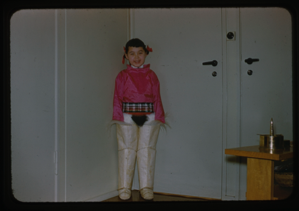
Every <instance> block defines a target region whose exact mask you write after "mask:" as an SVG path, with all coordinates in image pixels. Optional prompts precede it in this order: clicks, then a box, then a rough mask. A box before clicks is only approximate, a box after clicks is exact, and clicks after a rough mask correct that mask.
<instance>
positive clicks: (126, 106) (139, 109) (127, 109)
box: [122, 102, 154, 113]
mask: <svg viewBox="0 0 299 211" xmlns="http://www.w3.org/2000/svg"><path fill="white" fill-rule="evenodd" d="M122 106H123V112H124V113H135V112H136V113H153V112H154V104H153V103H124V102H123V105H122Z"/></svg>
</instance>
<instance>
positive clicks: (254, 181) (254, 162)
mask: <svg viewBox="0 0 299 211" xmlns="http://www.w3.org/2000/svg"><path fill="white" fill-rule="evenodd" d="M225 154H228V155H236V156H241V157H247V193H246V198H247V200H277V198H276V197H274V161H280V160H286V159H289V158H292V157H293V148H292V147H291V148H290V150H288V151H287V150H283V151H282V152H271V153H270V152H265V150H264V149H263V148H260V146H259V145H257V146H247V147H239V148H232V149H225Z"/></svg>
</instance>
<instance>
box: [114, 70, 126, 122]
mask: <svg viewBox="0 0 299 211" xmlns="http://www.w3.org/2000/svg"><path fill="white" fill-rule="evenodd" d="M123 88H124V80H123V78H122V74H121V72H120V73H119V74H118V75H117V77H116V79H115V88H114V98H113V120H118V121H121V122H123V121H124V116H123V112H122V100H123V92H124V90H123Z"/></svg>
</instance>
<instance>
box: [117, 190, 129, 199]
mask: <svg viewBox="0 0 299 211" xmlns="http://www.w3.org/2000/svg"><path fill="white" fill-rule="evenodd" d="M118 196H119V198H120V199H121V200H128V199H129V198H131V190H129V189H128V188H123V189H121V190H119V191H118Z"/></svg>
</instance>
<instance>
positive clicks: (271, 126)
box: [270, 118, 274, 136]
mask: <svg viewBox="0 0 299 211" xmlns="http://www.w3.org/2000/svg"><path fill="white" fill-rule="evenodd" d="M270 136H274V127H273V119H272V118H271V122H270Z"/></svg>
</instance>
